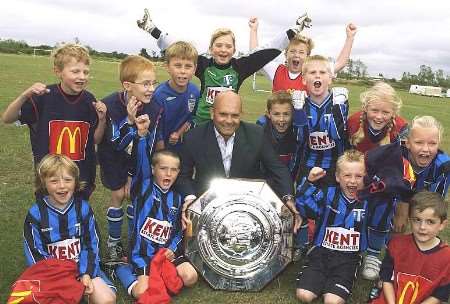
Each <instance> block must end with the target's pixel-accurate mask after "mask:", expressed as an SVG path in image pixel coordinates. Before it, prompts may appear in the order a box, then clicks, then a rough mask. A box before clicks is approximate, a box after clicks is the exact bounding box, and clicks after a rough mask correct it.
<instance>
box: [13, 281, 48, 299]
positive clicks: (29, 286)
mask: <svg viewBox="0 0 450 304" xmlns="http://www.w3.org/2000/svg"><path fill="white" fill-rule="evenodd" d="M40 290H41V287H40V281H39V280H18V281H16V282H15V283H14V285H13V290H12V292H11V295H10V296H9V299H8V302H7V303H8V304H18V303H36V302H35V301H34V300H33V292H39V291H40Z"/></svg>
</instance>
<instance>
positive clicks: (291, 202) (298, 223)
mask: <svg viewBox="0 0 450 304" xmlns="http://www.w3.org/2000/svg"><path fill="white" fill-rule="evenodd" d="M285 205H286V207H288V208H289V210H291V212H292V213H293V214H294V229H293V230H294V233H297V230H298V229H300V226H301V225H302V222H303V219H302V217H301V216H300V214H299V212H298V210H297V208H296V207H295V202H294V200H293V199H289V200H287V201H286V203H285Z"/></svg>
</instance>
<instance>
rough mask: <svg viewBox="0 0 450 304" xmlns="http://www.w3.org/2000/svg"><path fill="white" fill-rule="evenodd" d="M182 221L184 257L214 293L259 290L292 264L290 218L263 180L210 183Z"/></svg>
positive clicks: (227, 180) (289, 214)
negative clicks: (187, 232) (186, 222)
mask: <svg viewBox="0 0 450 304" xmlns="http://www.w3.org/2000/svg"><path fill="white" fill-rule="evenodd" d="M187 216H188V217H189V218H190V219H191V221H192V236H186V237H185V254H186V257H187V258H188V259H189V260H190V262H191V263H192V264H193V265H194V267H195V268H196V269H197V271H198V272H199V273H200V274H201V275H202V276H203V277H204V278H205V280H206V281H207V282H208V283H209V284H210V285H211V287H212V288H214V289H220V290H233V291H237V290H240V291H258V290H261V289H262V288H263V287H264V286H266V285H267V284H268V283H269V282H270V281H271V280H272V279H274V278H275V277H276V276H277V275H278V274H279V273H280V272H281V271H282V270H283V269H284V268H285V267H286V265H287V264H289V262H291V260H292V244H293V236H292V228H293V221H294V219H293V215H292V213H291V211H290V210H289V209H288V208H287V207H286V206H285V205H284V204H283V202H282V201H281V200H280V199H279V198H278V196H277V195H276V194H275V193H274V192H273V191H272V189H271V188H270V187H269V185H268V184H267V183H266V182H265V181H263V180H248V179H216V180H213V181H212V183H211V186H210V188H209V189H208V190H207V191H206V192H205V193H203V194H202V195H201V196H200V197H199V198H198V199H197V200H196V201H195V202H193V203H192V204H191V205H190V206H189V207H188V211H187Z"/></svg>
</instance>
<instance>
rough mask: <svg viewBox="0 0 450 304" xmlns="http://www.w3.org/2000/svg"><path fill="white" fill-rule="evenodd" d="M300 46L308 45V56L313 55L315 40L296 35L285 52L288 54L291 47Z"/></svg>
mask: <svg viewBox="0 0 450 304" xmlns="http://www.w3.org/2000/svg"><path fill="white" fill-rule="evenodd" d="M299 44H304V45H306V49H307V52H306V55H308V56H309V55H311V51H312V49H313V48H314V42H313V40H312V39H311V38H309V37H306V36H302V35H300V34H297V35H295V36H294V37H293V38H292V39H291V40H290V41H289V44H288V46H287V48H286V50H285V52H286V53H287V52H288V50H289V48H291V47H293V46H296V45H299Z"/></svg>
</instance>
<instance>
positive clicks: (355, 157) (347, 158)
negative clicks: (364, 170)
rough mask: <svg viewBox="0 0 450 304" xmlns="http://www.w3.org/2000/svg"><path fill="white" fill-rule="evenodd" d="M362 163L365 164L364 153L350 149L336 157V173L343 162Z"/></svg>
mask: <svg viewBox="0 0 450 304" xmlns="http://www.w3.org/2000/svg"><path fill="white" fill-rule="evenodd" d="M347 162H348V163H362V164H363V165H364V166H365V162H364V154H363V153H362V152H360V151H358V150H355V149H350V150H347V151H345V152H344V153H343V154H342V155H341V156H339V157H338V159H337V162H336V174H339V173H340V172H341V169H342V165H343V164H344V163H347Z"/></svg>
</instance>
